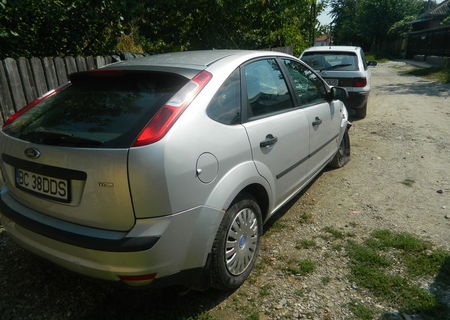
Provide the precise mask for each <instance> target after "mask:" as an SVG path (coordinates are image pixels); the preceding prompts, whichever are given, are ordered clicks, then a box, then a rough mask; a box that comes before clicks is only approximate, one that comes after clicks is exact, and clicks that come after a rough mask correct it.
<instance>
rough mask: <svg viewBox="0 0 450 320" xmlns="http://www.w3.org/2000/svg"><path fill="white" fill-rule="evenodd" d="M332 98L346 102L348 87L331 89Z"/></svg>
mask: <svg viewBox="0 0 450 320" xmlns="http://www.w3.org/2000/svg"><path fill="white" fill-rule="evenodd" d="M330 98H331V100H341V101H342V102H345V101H346V100H347V99H348V92H347V89H345V88H341V87H332V88H331V91H330Z"/></svg>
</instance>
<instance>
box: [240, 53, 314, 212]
mask: <svg viewBox="0 0 450 320" xmlns="http://www.w3.org/2000/svg"><path fill="white" fill-rule="evenodd" d="M241 68H242V69H241V75H242V87H243V90H242V92H243V94H242V106H243V110H242V111H243V118H244V121H243V126H244V127H245V129H246V131H247V135H248V138H249V141H250V144H251V149H252V155H253V160H254V162H255V165H256V168H257V170H258V172H259V174H261V176H263V177H264V178H266V180H267V181H268V182H269V184H270V185H271V187H272V192H273V195H274V202H275V207H277V206H278V205H280V204H281V203H282V202H283V201H284V200H285V199H286V198H287V197H288V196H289V195H290V194H292V193H293V192H295V191H296V188H297V187H298V185H299V183H300V181H301V180H303V179H304V177H305V176H306V174H307V171H306V169H305V167H304V165H305V161H306V159H307V157H308V154H309V128H308V120H307V116H306V112H305V110H301V109H298V108H296V107H295V103H294V101H293V98H292V96H291V94H290V92H289V90H288V85H287V83H286V80H285V76H284V74H283V72H282V71H281V68H280V66H279V64H278V63H277V60H276V59H274V58H267V59H259V60H254V61H251V62H249V63H247V64H245V65H243V66H242V67H241Z"/></svg>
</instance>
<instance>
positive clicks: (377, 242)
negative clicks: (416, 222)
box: [366, 229, 431, 252]
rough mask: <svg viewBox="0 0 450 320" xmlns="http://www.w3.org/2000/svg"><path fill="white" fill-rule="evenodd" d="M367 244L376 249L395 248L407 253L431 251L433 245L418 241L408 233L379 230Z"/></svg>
mask: <svg viewBox="0 0 450 320" xmlns="http://www.w3.org/2000/svg"><path fill="white" fill-rule="evenodd" d="M366 243H367V244H368V245H369V246H370V247H372V248H375V249H382V250H384V249H387V248H395V249H400V250H403V251H405V252H422V251H424V250H427V249H431V243H429V242H427V241H424V240H421V239H418V238H416V237H414V236H413V235H410V234H408V233H394V232H392V231H389V230H384V229H382V230H377V231H374V232H373V233H372V237H371V238H369V239H368V240H367V241H366Z"/></svg>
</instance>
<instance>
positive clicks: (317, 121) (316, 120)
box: [312, 117, 322, 127]
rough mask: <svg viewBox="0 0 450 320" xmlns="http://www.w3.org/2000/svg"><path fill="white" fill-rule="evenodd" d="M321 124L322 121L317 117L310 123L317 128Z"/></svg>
mask: <svg viewBox="0 0 450 320" xmlns="http://www.w3.org/2000/svg"><path fill="white" fill-rule="evenodd" d="M321 123H322V120H321V119H320V118H319V117H316V119H315V120H314V121H313V122H312V125H313V127H315V126H318V125H320V124H321Z"/></svg>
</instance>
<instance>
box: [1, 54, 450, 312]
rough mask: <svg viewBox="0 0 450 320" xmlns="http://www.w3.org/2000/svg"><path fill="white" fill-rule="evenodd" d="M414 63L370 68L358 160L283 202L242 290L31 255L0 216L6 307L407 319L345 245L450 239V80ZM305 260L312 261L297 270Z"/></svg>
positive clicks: (441, 243)
mask: <svg viewBox="0 0 450 320" xmlns="http://www.w3.org/2000/svg"><path fill="white" fill-rule="evenodd" d="M408 68H409V67H408V66H407V65H405V64H404V63H402V62H388V63H383V64H379V65H378V66H377V67H376V68H373V69H372V70H373V91H372V94H371V97H370V99H369V106H368V116H367V118H366V119H364V120H361V121H355V122H354V126H353V127H352V129H351V136H350V138H351V144H352V160H351V161H350V162H349V163H348V165H347V166H346V167H345V168H343V169H339V170H333V171H325V172H323V173H322V174H321V175H320V176H319V177H318V178H317V179H316V180H315V181H314V182H313V183H312V184H311V186H310V187H309V188H308V189H307V190H306V191H305V192H303V193H302V194H301V195H299V196H298V197H296V199H294V201H291V203H290V204H289V205H288V206H286V207H285V208H283V209H282V210H280V213H279V214H277V218H278V219H274V220H273V221H272V225H271V226H270V227H268V228H267V230H266V232H265V235H264V237H263V241H262V249H261V251H260V256H259V258H258V263H257V265H256V268H255V270H254V273H253V274H252V276H251V277H250V279H249V280H248V281H247V282H246V283H245V284H244V285H243V286H242V287H241V288H240V289H238V290H237V291H235V292H233V293H230V294H223V293H219V292H216V291H213V290H209V291H207V292H187V293H186V292H180V291H177V290H175V289H166V290H161V291H158V292H156V293H152V292H148V291H142V290H136V291H130V290H124V289H122V288H119V287H116V286H111V285H110V284H107V283H101V282H100V283H97V282H94V281H92V280H89V279H86V278H83V277H81V276H78V275H76V274H73V273H70V272H68V271H65V270H63V269H60V268H59V267H56V266H54V265H52V264H50V263H48V262H46V261H42V260H40V259H39V258H37V257H34V256H32V255H30V254H29V253H28V252H26V251H24V250H22V249H21V248H19V247H18V246H16V245H15V244H14V243H13V242H12V241H11V240H10V239H9V238H8V236H7V235H6V234H5V232H3V229H2V227H1V226H0V318H1V319H128V318H132V319H189V318H191V319H258V318H259V319H281V318H285V319H350V318H353V317H356V318H360V319H370V317H369V318H364V317H363V316H357V315H356V313H355V311H352V307H349V306H351V305H355V303H356V304H358V303H360V304H362V305H365V306H368V307H370V308H371V309H372V310H373V311H374V312H375V315H376V317H377V318H378V317H380V316H384V317H392V319H402V318H401V316H402V315H401V314H400V313H398V309H397V308H396V307H395V305H394V306H393V305H392V304H389V303H385V302H383V301H382V300H380V299H379V298H377V297H376V296H374V295H372V294H371V292H369V290H368V289H367V288H362V287H360V286H359V285H358V284H357V283H355V282H354V281H352V279H351V278H349V276H348V274H349V257H348V255H347V254H346V251H345V249H344V246H345V243H346V241H348V240H351V241H355V242H358V241H363V240H364V239H365V238H366V237H367V236H368V235H369V234H370V233H371V232H372V231H374V230H379V229H388V230H392V231H393V232H408V233H411V234H413V235H414V236H416V237H417V238H420V239H424V240H429V241H430V242H431V243H433V246H434V247H436V248H439V247H441V248H444V249H450V85H448V84H441V83H437V82H432V81H428V80H425V79H422V78H418V77H413V76H406V75H401V74H400V71H402V70H406V69H408ZM300 260H301V261H309V262H311V263H312V264H313V265H312V266H310V267H311V268H310V270H308V265H305V266H303V267H302V268H303V269H302V270H306V271H305V272H304V273H302V270H297V269H293V268H292V266H291V265H292V263H293V261H300ZM394 269H395V268H394ZM392 272H399V273H402V272H403V271H402V269H398V270H394V271H392ZM433 281H434V276H431V277H428V278H427V277H425V278H421V279H420V281H419V282H420V286H421V287H423V288H429V287H430V285H431V284H432V283H433ZM447 293H448V292H447ZM443 296H444V297H445V293H444V295H443ZM446 297H447V298H449V300H450V295H447V296H446ZM403 316H404V317H405V319H407V318H406V317H407V316H406V315H403ZM448 318H450V315H449V314H448V313H447V314H445V313H442V314H441V316H440V317H439V319H448ZM386 319H387V318H386Z"/></svg>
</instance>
